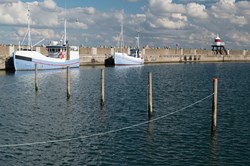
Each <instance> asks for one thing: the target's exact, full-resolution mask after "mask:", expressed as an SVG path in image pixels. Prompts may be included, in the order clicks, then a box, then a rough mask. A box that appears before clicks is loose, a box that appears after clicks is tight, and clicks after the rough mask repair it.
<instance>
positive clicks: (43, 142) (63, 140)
mask: <svg viewBox="0 0 250 166" xmlns="http://www.w3.org/2000/svg"><path fill="white" fill-rule="evenodd" d="M213 95H214V93H212V94H210V95H208V96H206V97H204V98H203V99H200V100H198V101H196V102H194V103H192V104H190V105H188V106H186V107H183V108H181V109H179V110H176V111H174V112H171V113H168V114H166V115H163V116H160V117H158V118H155V119H152V120H148V121H145V122H141V123H138V124H134V125H131V126H127V127H123V128H120V129H116V130H110V131H106V132H101V133H96V134H91V135H86V136H79V137H75V138H66V139H59V140H51V141H42V142H32V143H22V144H7V145H0V148H4V147H20V146H31V145H41V144H48V143H58V142H67V141H73V140H78V139H85V138H90V137H95V136H102V135H106V134H111V133H115V132H119V131H123V130H127V129H131V128H134V127H138V126H141V125H144V124H147V123H149V122H154V121H157V120H160V119H163V118H165V117H167V116H169V115H173V114H175V113H177V112H180V111H183V110H185V109H187V108H189V107H192V106H194V105H196V104H198V103H200V102H202V101H204V100H206V99H208V98H209V97H211V96H213Z"/></svg>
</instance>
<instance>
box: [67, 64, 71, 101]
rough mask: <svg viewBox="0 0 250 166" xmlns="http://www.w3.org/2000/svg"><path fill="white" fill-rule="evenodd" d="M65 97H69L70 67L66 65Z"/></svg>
mask: <svg viewBox="0 0 250 166" xmlns="http://www.w3.org/2000/svg"><path fill="white" fill-rule="evenodd" d="M67 98H70V67H69V66H67Z"/></svg>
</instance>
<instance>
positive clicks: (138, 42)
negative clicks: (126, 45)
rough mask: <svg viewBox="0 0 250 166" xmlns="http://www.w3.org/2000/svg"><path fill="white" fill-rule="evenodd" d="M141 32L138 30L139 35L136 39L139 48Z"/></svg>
mask: <svg viewBox="0 0 250 166" xmlns="http://www.w3.org/2000/svg"><path fill="white" fill-rule="evenodd" d="M139 34H140V32H139V31H138V32H137V37H136V40H137V48H138V49H139V48H140V35H139Z"/></svg>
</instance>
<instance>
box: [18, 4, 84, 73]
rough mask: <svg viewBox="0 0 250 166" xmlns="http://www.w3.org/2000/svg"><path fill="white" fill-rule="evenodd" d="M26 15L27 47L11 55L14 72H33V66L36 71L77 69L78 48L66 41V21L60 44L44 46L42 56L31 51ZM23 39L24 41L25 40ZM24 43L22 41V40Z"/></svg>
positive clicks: (78, 63) (52, 43) (53, 43)
mask: <svg viewBox="0 0 250 166" xmlns="http://www.w3.org/2000/svg"><path fill="white" fill-rule="evenodd" d="M28 12H29V9H28ZM29 20H30V19H29V14H28V31H27V33H26V35H25V37H26V36H27V35H28V47H26V48H21V46H20V44H19V48H18V50H17V51H15V52H14V54H13V61H14V68H15V70H34V69H35V64H37V68H38V69H61V68H66V67H67V66H70V67H79V66H80V60H79V48H78V47H76V46H69V45H68V43H67V40H66V20H65V23H64V36H63V40H61V41H60V42H55V41H53V42H50V44H49V45H47V46H46V49H47V51H48V54H47V55H43V54H41V53H40V52H38V51H35V50H33V47H34V46H35V45H32V43H31V35H30V21H29ZM25 37H24V39H25ZM23 41H24V40H23Z"/></svg>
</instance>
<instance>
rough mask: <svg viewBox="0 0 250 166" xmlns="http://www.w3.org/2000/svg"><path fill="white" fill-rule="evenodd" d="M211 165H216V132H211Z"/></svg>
mask: <svg viewBox="0 0 250 166" xmlns="http://www.w3.org/2000/svg"><path fill="white" fill-rule="evenodd" d="M210 146H211V165H212V166H216V165H218V161H217V150H218V149H217V136H216V132H212V133H211V145H210Z"/></svg>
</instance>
